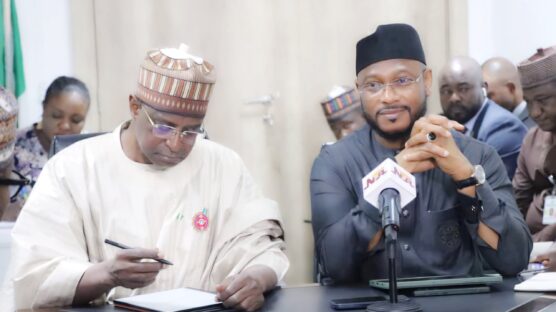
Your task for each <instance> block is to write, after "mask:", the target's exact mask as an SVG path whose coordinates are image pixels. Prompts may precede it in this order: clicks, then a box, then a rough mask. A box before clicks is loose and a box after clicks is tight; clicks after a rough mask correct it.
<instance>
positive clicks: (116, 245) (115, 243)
mask: <svg viewBox="0 0 556 312" xmlns="http://www.w3.org/2000/svg"><path fill="white" fill-rule="evenodd" d="M104 242H105V243H106V244H108V245H112V246H114V247H118V248H121V249H132V247H129V246H126V245H124V244H120V243H117V242H115V241H113V240H109V239H108V238H106V239H105V240H104ZM153 260H154V261H157V262H160V263H163V264H168V265H174V264H173V263H172V262H170V261H168V260H166V259H153Z"/></svg>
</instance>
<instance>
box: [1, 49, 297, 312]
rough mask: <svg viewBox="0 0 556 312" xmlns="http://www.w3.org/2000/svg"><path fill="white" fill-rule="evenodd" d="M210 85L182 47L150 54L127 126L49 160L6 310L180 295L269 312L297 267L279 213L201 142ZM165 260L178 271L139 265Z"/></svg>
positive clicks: (208, 68) (21, 229)
mask: <svg viewBox="0 0 556 312" xmlns="http://www.w3.org/2000/svg"><path fill="white" fill-rule="evenodd" d="M214 83H215V74H214V70H213V66H212V65H211V64H209V63H208V62H206V61H204V60H203V59H202V58H200V57H197V56H193V55H190V54H188V53H187V46H185V45H182V46H180V49H173V48H172V49H160V50H153V51H149V52H148V53H147V55H146V57H145V59H144V61H143V63H142V64H141V67H140V69H139V79H138V84H137V89H136V90H135V92H134V94H133V95H130V96H129V104H128V105H129V111H130V117H131V120H129V121H125V122H123V123H122V124H121V125H120V126H118V127H117V128H116V129H115V130H114V131H113V132H112V133H109V134H105V135H100V136H97V137H94V138H91V139H86V140H83V141H79V142H77V143H75V144H73V145H71V146H69V147H68V148H66V149H64V150H62V151H61V152H59V153H58V154H56V155H55V156H54V157H52V158H51V159H50V160H49V161H48V162H47V164H46V166H45V167H44V169H43V171H42V173H41V175H40V177H39V179H38V181H37V184H36V186H35V187H34V189H33V192H31V195H30V196H29V199H28V200H27V202H26V204H25V207H24V209H23V210H22V212H21V214H20V216H19V218H18V220H17V222H16V224H15V226H14V229H13V233H12V237H13V243H12V259H11V263H12V264H13V267H12V268H11V270H10V273H8V274H9V276H11V278H10V279H9V280H8V282H7V285H6V288H5V289H4V296H5V297H4V298H1V300H0V302H1V303H3V304H8V308H7V309H6V310H12V311H13V310H14V308H15V309H29V308H38V307H55V306H65V305H70V304H85V303H89V302H90V301H94V302H96V303H105V302H107V301H108V300H111V299H114V298H121V297H127V296H131V295H137V294H142V293H149V292H154V291H160V290H166V289H173V288H179V287H193V288H199V289H204V290H210V291H216V293H217V299H218V300H221V301H223V303H224V305H226V306H228V307H234V308H237V309H245V310H250V311H253V310H255V309H257V308H259V307H261V305H262V304H263V301H264V297H263V293H264V292H265V291H267V290H269V289H271V288H273V287H274V286H275V285H276V284H277V282H278V281H280V280H281V279H282V278H283V276H284V274H285V273H286V271H287V269H288V266H289V261H288V259H287V257H286V255H285V254H284V247H285V245H284V241H283V240H282V238H281V237H282V236H283V231H282V226H281V215H280V210H279V208H278V205H277V204H276V203H275V202H274V201H271V200H269V199H266V198H265V197H263V196H262V195H261V193H260V191H259V189H258V187H257V186H256V185H255V182H254V181H253V179H252V177H251V175H250V174H249V172H248V171H247V168H246V167H245V165H244V164H243V162H242V161H241V159H240V158H239V156H238V155H237V154H236V153H235V152H233V151H232V150H230V149H228V148H226V147H224V146H222V145H219V144H217V143H215V142H212V141H209V140H205V139H204V138H203V136H204V128H203V120H204V117H205V113H206V110H207V105H208V101H209V97H210V95H211V93H212V90H213V86H214ZM31 229H32V230H31ZM106 238H108V239H112V240H114V241H117V242H120V243H122V244H126V245H129V246H133V247H137V248H132V249H127V250H122V249H117V248H114V247H112V246H109V245H107V244H105V243H103V241H104V239H106ZM162 255H164V256H162ZM162 257H164V258H165V259H167V260H169V261H171V262H173V264H174V265H170V266H165V267H164V270H162V269H163V266H162V264H160V263H159V262H153V261H143V260H146V259H159V258H162ZM10 304H13V305H11V306H10ZM0 305H1V304H0ZM0 310H2V309H1V308H0ZM2 311H3V310H2Z"/></svg>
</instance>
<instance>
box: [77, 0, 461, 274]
mask: <svg viewBox="0 0 556 312" xmlns="http://www.w3.org/2000/svg"><path fill="white" fill-rule="evenodd" d="M71 5H72V18H73V21H72V25H73V37H72V38H73V41H74V44H73V45H74V52H75V56H74V68H75V73H76V75H77V76H78V77H81V78H83V79H84V80H85V81H86V82H87V83H88V84H89V86H90V87H91V91H92V96H93V102H94V104H93V109H92V111H91V115H90V116H89V117H88V120H87V126H86V127H87V128H88V129H89V130H93V131H96V130H104V131H107V130H110V129H112V128H113V127H114V126H116V125H117V124H118V123H120V122H121V121H123V120H124V119H126V118H127V116H128V109H127V97H128V95H129V93H130V92H132V91H133V89H134V86H135V81H136V76H137V72H138V64H139V63H140V62H141V60H142V58H143V56H144V54H145V51H146V50H147V49H148V48H152V47H162V46H177V45H178V43H180V42H185V43H187V44H188V45H189V46H190V47H191V52H192V53H194V54H198V55H201V56H203V57H204V58H205V59H206V60H208V61H210V62H211V63H213V64H214V65H215V66H216V69H217V73H218V82H217V84H216V88H215V90H214V95H213V98H212V99H211V103H210V105H209V112H208V117H207V122H206V123H207V128H208V131H209V133H210V136H211V139H213V140H214V141H217V142H220V143H222V144H224V145H227V146H229V147H231V148H232V149H234V150H236V151H237V152H238V153H239V154H240V155H241V156H242V157H243V160H244V161H245V163H246V164H247V166H248V167H249V169H250V170H251V172H252V173H253V175H254V176H255V178H256V180H257V181H258V182H259V183H260V185H261V186H262V188H263V190H264V192H265V193H266V194H267V195H268V196H269V197H271V198H273V199H276V200H277V201H278V202H279V203H280V205H281V207H282V210H283V214H284V217H285V230H286V240H287V242H288V247H289V250H288V253H289V256H290V259H291V260H292V266H291V269H290V272H289V274H288V276H287V281H288V282H289V283H290V284H297V283H305V282H309V281H310V280H311V274H312V257H313V235H312V231H311V228H310V225H308V224H306V223H304V222H303V220H304V219H310V216H311V212H310V200H309V174H310V168H311V164H312V161H313V159H314V157H315V156H316V155H317V154H318V152H319V149H320V145H321V144H322V143H323V142H325V141H329V140H332V138H333V137H332V134H331V133H330V131H329V129H328V128H327V125H326V122H325V118H324V116H323V114H322V110H321V107H320V105H319V100H320V99H321V98H323V97H324V96H325V94H326V93H327V92H328V90H329V89H330V88H331V87H332V86H333V85H334V84H344V85H346V84H347V85H350V84H353V81H354V79H355V74H354V71H355V69H354V68H355V43H356V42H357V40H358V39H360V38H362V37H363V36H366V35H368V34H370V33H371V32H373V31H374V29H375V28H376V26H377V25H378V24H382V23H391V22H408V23H410V24H412V25H414V26H415V27H416V28H417V30H418V31H419V32H420V34H421V36H422V40H423V44H424V47H425V50H426V55H427V60H428V63H429V65H430V66H431V67H432V69H433V72H437V71H438V69H439V68H440V66H442V64H443V63H444V62H445V61H446V59H447V57H449V56H451V55H455V54H465V53H466V51H467V39H466V38H467V31H466V29H467V25H466V23H467V22H466V21H467V16H466V14H467V12H466V7H467V5H466V2H465V1H457V0H453V1H445V0H431V1H414V0H407V1H401V0H398V1H392V0H384V1H369V0H228V1H224V0H192V1H178V0H166V1H163V0H156V1H155V0H152V1H147V0H144V1H139V0H119V1H113V0H96V1H94V0H88V1H84V0H82V1H71ZM269 93H279V94H280V97H279V98H278V99H277V100H276V101H275V103H274V104H273V107H271V111H272V113H273V116H274V125H273V126H269V125H267V124H265V123H264V122H263V121H262V116H263V114H264V112H265V111H264V108H263V107H262V106H259V105H245V104H244V103H245V102H246V100H248V99H251V98H253V97H256V96H261V95H265V94H269ZM439 107H440V106H439V104H438V96H437V92H436V89H435V92H434V96H433V97H432V98H431V99H430V101H429V109H430V111H433V112H438V111H439Z"/></svg>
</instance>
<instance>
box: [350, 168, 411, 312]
mask: <svg viewBox="0 0 556 312" xmlns="http://www.w3.org/2000/svg"><path fill="white" fill-rule="evenodd" d="M361 183H362V185H363V198H365V200H366V201H367V202H369V203H370V204H371V205H373V206H374V207H375V208H377V209H378V210H379V212H380V214H381V216H382V228H383V229H384V236H385V237H384V238H385V245H386V252H387V256H388V282H389V293H390V302H376V303H373V304H370V305H369V306H368V307H367V311H372V312H378V311H421V308H420V307H419V306H418V305H417V304H415V303H413V302H409V301H408V302H398V286H397V278H396V246H397V240H398V230H399V227H400V212H401V209H402V207H405V206H406V205H407V204H409V203H410V202H411V201H413V200H414V199H415V197H416V195H417V194H416V193H417V190H416V188H415V177H414V176H413V175H412V174H411V173H409V172H408V171H407V170H405V169H404V168H403V167H401V166H400V165H398V164H397V163H396V162H394V161H393V160H392V159H390V158H386V159H385V160H384V161H383V162H382V163H380V165H378V166H377V167H375V168H374V169H373V170H372V171H371V172H369V174H367V175H366V176H365V177H364V178H363V179H362V180H361Z"/></svg>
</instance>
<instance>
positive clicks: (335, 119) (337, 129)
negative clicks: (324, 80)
mask: <svg viewBox="0 0 556 312" xmlns="http://www.w3.org/2000/svg"><path fill="white" fill-rule="evenodd" d="M321 105H322V110H323V111H324V116H326V121H328V125H329V126H330V129H331V130H332V132H334V136H335V137H336V140H339V139H341V138H343V137H345V136H346V135H348V134H351V133H353V132H355V131H357V130H359V129H361V128H363V126H364V125H365V124H366V121H365V118H364V117H363V111H362V110H361V98H360V96H359V93H358V92H357V90H356V89H355V88H350V87H340V86H334V87H333V88H332V90H330V92H328V96H327V97H326V98H325V99H324V100H323V101H322V102H321Z"/></svg>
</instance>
